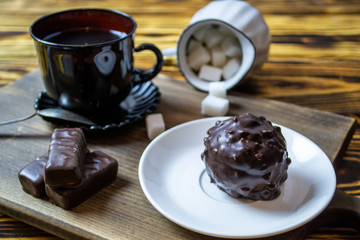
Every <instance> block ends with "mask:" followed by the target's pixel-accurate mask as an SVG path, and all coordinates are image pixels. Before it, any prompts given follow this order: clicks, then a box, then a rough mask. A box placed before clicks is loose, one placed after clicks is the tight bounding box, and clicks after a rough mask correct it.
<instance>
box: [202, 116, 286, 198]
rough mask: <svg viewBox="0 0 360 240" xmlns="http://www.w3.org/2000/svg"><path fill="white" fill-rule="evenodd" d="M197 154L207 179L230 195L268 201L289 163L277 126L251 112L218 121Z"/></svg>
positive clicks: (282, 138) (276, 188)
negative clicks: (201, 150) (203, 147)
mask: <svg viewBox="0 0 360 240" xmlns="http://www.w3.org/2000/svg"><path fill="white" fill-rule="evenodd" d="M204 145H205V150H204V152H203V153H202V154H201V158H202V160H203V161H204V162H205V166H206V170H207V173H208V175H209V177H210V180H211V182H214V183H215V184H216V185H217V186H218V187H219V188H220V189H221V190H223V191H225V192H226V193H228V194H229V195H230V196H232V197H236V198H238V197H245V198H250V199H254V200H272V199H275V198H276V197H278V196H279V195H280V184H281V183H283V182H284V181H285V180H286V179H287V169H288V166H289V164H290V163H291V160H290V158H288V152H287V150H286V141H285V138H284V136H283V135H282V133H281V129H280V128H279V127H277V126H273V125H272V124H271V122H270V121H267V120H266V119H265V117H263V116H260V117H256V116H254V115H252V114H251V113H245V114H243V115H240V116H234V117H232V118H229V119H227V120H224V121H218V122H217V123H216V124H215V126H214V127H212V128H210V129H209V130H208V136H207V137H205V139H204Z"/></svg>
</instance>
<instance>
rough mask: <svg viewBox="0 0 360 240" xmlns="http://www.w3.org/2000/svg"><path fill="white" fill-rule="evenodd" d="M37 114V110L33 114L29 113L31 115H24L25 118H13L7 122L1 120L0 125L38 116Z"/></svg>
mask: <svg viewBox="0 0 360 240" xmlns="http://www.w3.org/2000/svg"><path fill="white" fill-rule="evenodd" d="M36 115H37V113H36V112H35V113H33V114H31V115H29V116H26V117H23V118H18V119H13V120H9V121H5V122H0V126H2V125H7V124H12V123H17V122H21V121H25V120H28V119H30V118H32V117H34V116H36Z"/></svg>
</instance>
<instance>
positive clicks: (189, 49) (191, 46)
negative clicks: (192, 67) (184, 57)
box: [186, 39, 202, 54]
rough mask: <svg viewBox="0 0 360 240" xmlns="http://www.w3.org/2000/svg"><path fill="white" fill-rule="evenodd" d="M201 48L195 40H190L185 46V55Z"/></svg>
mask: <svg viewBox="0 0 360 240" xmlns="http://www.w3.org/2000/svg"><path fill="white" fill-rule="evenodd" d="M201 46H202V44H201V42H199V41H197V40H196V39H190V41H189V43H188V45H187V49H186V53H187V54H189V53H191V52H193V51H194V50H195V49H197V48H198V47H201Z"/></svg>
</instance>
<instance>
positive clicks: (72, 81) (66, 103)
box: [30, 9, 163, 114]
mask: <svg viewBox="0 0 360 240" xmlns="http://www.w3.org/2000/svg"><path fill="white" fill-rule="evenodd" d="M135 29H136V22H135V21H134V19H133V18H132V17H131V16H129V15H127V14H125V13H122V12H118V11H113V10H106V9H75V10H68V11H63V12H58V13H54V14H51V15H47V16H44V17H41V18H39V19H38V20H36V21H35V22H34V23H33V24H32V26H31V27H30V35H31V36H32V38H33V39H34V41H35V47H36V50H37V53H38V58H39V63H40V70H41V74H42V77H43V81H44V85H45V89H46V91H47V94H48V95H49V96H50V97H51V98H52V99H54V100H55V101H57V102H58V104H59V105H60V106H61V107H64V108H67V109H70V110H74V111H77V112H83V113H90V114H91V113H92V112H94V111H95V112H97V111H104V110H110V111H111V109H112V108H113V107H114V106H115V105H117V104H119V103H120V102H121V101H122V100H123V99H125V98H126V97H127V96H128V95H129V93H130V91H131V89H132V87H133V86H134V85H136V84H139V83H143V82H145V81H148V80H151V79H152V78H153V77H155V76H156V75H157V74H158V73H159V72H160V70H161V68H162V65H163V59H162V54H161V51H160V50H159V49H158V48H157V47H155V46H154V45H153V44H148V43H144V44H141V45H139V46H138V47H136V48H135V47H134V36H135ZM142 50H151V51H153V52H154V53H155V55H156V59H157V62H156V63H155V65H154V66H153V67H152V68H151V69H148V70H146V71H142V70H140V69H136V68H134V67H133V64H134V58H133V52H134V51H135V52H139V51H142Z"/></svg>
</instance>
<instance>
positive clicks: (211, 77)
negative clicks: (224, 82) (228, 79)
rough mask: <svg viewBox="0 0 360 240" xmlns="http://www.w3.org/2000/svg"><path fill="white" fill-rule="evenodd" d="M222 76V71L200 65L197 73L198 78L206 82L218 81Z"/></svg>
mask: <svg viewBox="0 0 360 240" xmlns="http://www.w3.org/2000/svg"><path fill="white" fill-rule="evenodd" d="M221 75H222V69H221V68H217V67H213V66H209V65H202V66H201V68H200V71H199V78H201V79H203V80H207V81H220V80H221Z"/></svg>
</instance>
